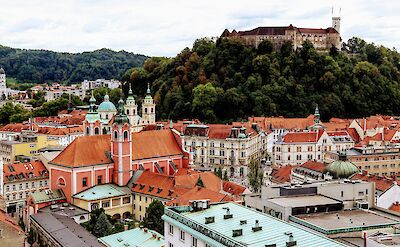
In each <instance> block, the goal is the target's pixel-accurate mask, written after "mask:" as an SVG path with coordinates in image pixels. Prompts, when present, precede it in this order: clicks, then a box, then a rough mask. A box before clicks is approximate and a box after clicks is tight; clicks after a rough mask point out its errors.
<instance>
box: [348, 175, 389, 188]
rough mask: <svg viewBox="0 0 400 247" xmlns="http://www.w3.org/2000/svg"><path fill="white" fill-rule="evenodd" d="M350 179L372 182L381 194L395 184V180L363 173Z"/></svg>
mask: <svg viewBox="0 0 400 247" xmlns="http://www.w3.org/2000/svg"><path fill="white" fill-rule="evenodd" d="M350 179H352V180H362V181H367V182H374V183H375V188H376V189H377V190H379V191H381V192H385V191H386V190H388V189H390V187H392V186H393V184H394V183H395V180H394V179H392V178H388V177H381V176H376V175H372V174H363V173H358V174H354V175H353V176H352V177H350Z"/></svg>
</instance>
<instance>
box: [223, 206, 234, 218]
mask: <svg viewBox="0 0 400 247" xmlns="http://www.w3.org/2000/svg"><path fill="white" fill-rule="evenodd" d="M222 209H225V210H226V213H225V214H224V219H225V220H226V219H232V218H233V214H231V211H230V209H229V208H228V207H224V208H222Z"/></svg>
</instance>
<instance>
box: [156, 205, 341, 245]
mask: <svg viewBox="0 0 400 247" xmlns="http://www.w3.org/2000/svg"><path fill="white" fill-rule="evenodd" d="M176 208H179V207H175V209H176ZM181 208H182V207H181ZM186 208H189V207H186ZM226 208H229V210H230V214H232V215H233V216H232V218H229V219H224V215H225V214H226ZM185 211H186V212H185ZM206 217H215V221H214V222H213V223H208V224H205V218H206ZM163 219H164V220H165V221H167V222H172V223H176V222H178V223H179V224H180V225H179V226H186V227H187V226H189V225H191V227H190V228H189V227H187V228H186V230H189V234H192V233H193V234H195V235H197V237H199V238H201V239H202V240H203V241H205V242H206V243H209V244H212V245H215V241H217V242H219V243H223V244H224V245H226V246H235V247H236V246H238V247H240V246H247V247H264V246H265V245H267V244H276V246H286V242H288V241H289V234H290V233H291V234H292V235H293V240H295V241H297V245H296V246H297V247H339V246H341V247H343V246H345V245H342V244H340V243H338V242H336V241H333V240H331V239H329V238H326V237H324V236H322V235H319V234H317V233H313V232H311V231H308V230H306V229H302V228H300V227H298V226H295V225H293V224H289V223H287V222H284V221H282V220H279V219H277V218H274V217H272V216H270V215H267V214H263V213H260V212H258V211H256V210H253V209H250V208H246V207H244V206H242V205H239V204H236V203H222V204H215V205H211V206H210V208H208V209H205V210H201V211H193V210H183V211H182V212H178V211H177V210H174V207H170V208H166V209H165V214H164V216H163ZM256 220H258V222H259V226H261V227H262V230H260V231H255V232H253V230H252V228H253V227H254V226H255V222H256ZM244 221H246V223H244ZM193 228H197V229H199V231H201V234H199V233H200V232H199V231H196V230H194V229H193ZM201 229H202V230H201ZM238 229H242V231H243V234H242V235H241V236H237V237H233V236H232V234H233V230H238ZM215 246H220V244H218V245H215Z"/></svg>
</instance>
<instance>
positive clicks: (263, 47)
mask: <svg viewBox="0 0 400 247" xmlns="http://www.w3.org/2000/svg"><path fill="white" fill-rule="evenodd" d="M272 50H273V45H272V42H271V41H269V40H263V41H261V43H260V44H259V45H258V47H257V53H258V54H270V53H271V52H272Z"/></svg>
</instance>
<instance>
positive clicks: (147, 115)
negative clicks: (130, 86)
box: [142, 84, 156, 125]
mask: <svg viewBox="0 0 400 247" xmlns="http://www.w3.org/2000/svg"><path fill="white" fill-rule="evenodd" d="M142 123H143V124H144V125H147V124H155V123H156V104H154V101H153V97H151V91H150V84H147V92H146V97H145V98H144V100H143V104H142Z"/></svg>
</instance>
